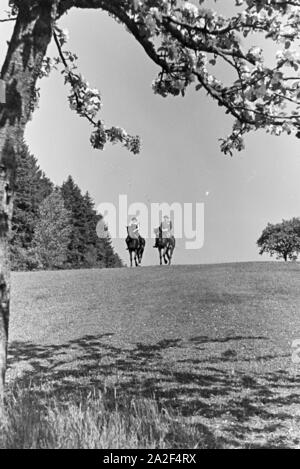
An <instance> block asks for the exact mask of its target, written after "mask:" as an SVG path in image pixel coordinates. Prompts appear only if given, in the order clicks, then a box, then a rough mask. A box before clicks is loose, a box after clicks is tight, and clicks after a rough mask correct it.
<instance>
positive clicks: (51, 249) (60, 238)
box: [32, 190, 72, 270]
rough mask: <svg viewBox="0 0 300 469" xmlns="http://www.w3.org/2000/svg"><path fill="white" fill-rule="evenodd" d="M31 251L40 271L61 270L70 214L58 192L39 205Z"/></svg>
mask: <svg viewBox="0 0 300 469" xmlns="http://www.w3.org/2000/svg"><path fill="white" fill-rule="evenodd" d="M39 215H40V216H39V219H38V221H37V224H36V226H35V231H34V237H33V242H32V250H33V253H34V256H35V259H36V264H37V267H38V268H40V269H45V270H46V269H57V268H61V267H62V266H63V264H64V262H65V261H66V258H67V248H68V243H69V237H70V233H71V230H72V227H71V224H70V216H71V214H70V212H68V210H66V208H65V206H64V201H63V198H62V196H61V194H60V191H59V190H55V191H53V192H52V194H50V195H49V196H48V197H47V198H46V199H45V200H44V201H43V202H42V203H41V205H40V209H39Z"/></svg>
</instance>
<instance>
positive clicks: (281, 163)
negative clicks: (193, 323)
mask: <svg viewBox="0 0 300 469" xmlns="http://www.w3.org/2000/svg"><path fill="white" fill-rule="evenodd" d="M226 1H227V0H226ZM228 4H229V2H228V3H227V4H226V5H228ZM224 5H225V4H224ZM6 7H7V1H6V0H0V13H2V12H3V10H4V9H5V8H6ZM2 16H3V13H2ZM0 17H1V16H0ZM60 26H61V27H63V28H67V29H68V31H69V34H70V41H69V46H68V47H69V49H70V50H72V51H73V52H75V53H76V54H77V55H78V56H79V65H80V71H81V73H82V74H83V75H84V77H85V78H87V80H88V81H89V83H90V85H91V86H92V87H97V88H98V89H99V90H100V92H101V95H102V99H103V109H102V111H101V115H100V118H101V119H103V120H104V121H105V123H106V124H107V125H120V126H121V127H124V128H125V129H126V130H127V131H128V132H129V133H131V134H134V135H135V134H138V135H140V137H141V139H142V151H141V153H140V155H139V156H133V155H132V154H130V153H129V152H128V151H127V150H126V149H124V148H122V147H120V146H116V145H114V146H111V145H108V146H107V147H106V148H105V151H104V152H101V151H99V150H94V149H92V147H91V145H90V143H89V137H90V133H91V131H92V129H91V127H90V126H89V125H88V123H87V122H85V120H84V119H82V118H80V117H78V116H77V115H76V114H75V113H74V112H72V111H71V110H70V108H69V105H68V101H67V94H68V89H67V88H66V87H65V86H64V84H63V80H62V77H61V75H60V74H59V73H58V72H55V71H53V72H52V74H51V76H50V77H49V78H46V79H44V80H43V81H41V83H39V87H40V89H41V99H40V103H39V108H38V109H37V110H36V111H35V113H34V115H33V119H32V121H31V122H30V123H29V125H28V127H27V131H26V141H27V143H28V145H29V148H30V151H31V152H32V153H33V154H34V155H35V157H36V158H37V159H38V162H39V165H40V167H41V168H42V169H43V170H44V171H45V173H46V175H47V176H48V177H49V178H50V179H51V180H52V181H53V182H54V183H55V184H59V185H60V184H62V182H63V181H64V180H65V179H66V178H67V177H68V175H69V174H71V175H72V177H73V178H74V180H75V182H76V183H77V184H78V185H79V187H80V188H81V190H82V191H83V192H85V191H89V193H90V194H91V196H92V198H93V199H94V201H95V205H96V207H97V206H98V205H99V204H100V203H103V202H110V203H113V204H114V205H115V206H116V207H118V200H119V195H126V196H127V198H128V204H131V203H134V202H140V203H143V204H145V205H146V206H147V207H149V209H150V204H151V203H155V202H156V203H161V202H167V203H169V204H171V203H173V202H177V203H179V204H181V205H182V206H183V204H184V203H191V204H193V206H194V207H195V204H196V203H202V204H204V243H203V247H201V248H199V249H187V248H186V240H184V239H179V240H177V246H176V250H175V253H174V263H176V264H190V263H191V264H199V263H219V262H237V261H257V260H267V259H268V257H267V256H266V257H265V256H264V257H263V258H262V257H261V256H259V254H258V248H257V246H256V240H257V239H258V237H259V236H260V234H261V231H262V230H263V228H264V227H265V226H266V224H267V223H268V222H271V223H275V222H280V221H281V220H282V219H283V218H284V219H288V218H291V217H294V216H300V208H299V200H300V184H299V176H300V141H299V140H298V139H295V138H293V137H286V136H284V137H274V136H270V135H267V134H265V133H264V132H263V131H259V132H256V133H252V134H250V135H249V136H247V137H246V140H245V143H246V149H245V150H244V151H243V152H242V153H236V154H234V156H233V157H230V156H225V155H223V154H222V153H221V152H220V147H219V144H220V142H219V141H218V139H219V138H221V137H224V136H226V135H227V134H228V133H229V131H230V128H231V125H232V119H231V118H230V117H228V116H225V115H224V112H223V111H222V109H221V108H219V107H218V106H217V105H216V104H215V103H214V102H212V101H211V100H210V99H209V98H208V97H206V96H205V94H204V93H203V92H201V91H200V92H199V91H198V92H196V91H195V90H194V88H192V87H191V88H190V89H189V90H188V93H187V95H186V96H185V97H184V98H183V97H177V98H174V97H168V98H162V97H160V96H157V95H154V93H153V91H152V88H151V84H152V81H153V80H154V78H155V77H156V75H157V73H158V67H157V66H156V65H155V64H153V63H152V62H151V61H150V59H149V58H148V57H147V56H146V55H145V52H144V51H143V50H142V48H141V46H139V44H138V43H137V42H136V40H135V39H134V38H133V37H132V36H131V35H130V34H129V33H128V32H127V31H126V30H125V28H124V27H123V26H122V25H120V24H117V23H116V22H115V21H114V20H113V19H112V18H111V17H109V16H108V15H107V14H106V13H103V12H101V11H79V10H74V11H71V12H70V13H69V14H68V15H66V16H65V17H63V18H62V19H61V20H60ZM10 31H11V25H10V24H6V23H1V24H0V60H1V63H2V62H3V59H4V56H5V52H6V49H7V44H6V41H7V40H9V36H10ZM255 45H256V44H255ZM48 55H49V56H53V55H55V49H54V46H53V45H51V46H50V48H49V54H48ZM146 241H147V247H146V251H145V255H144V260H143V264H144V265H151V264H156V263H157V262H158V253H157V251H156V250H154V249H153V248H152V245H153V240H152V239H148V240H146ZM113 244H114V246H115V248H116V251H117V252H118V253H119V255H120V256H121V257H122V259H124V260H125V262H127V261H128V259H127V258H128V254H127V251H126V250H125V247H126V246H125V243H124V239H114V240H113Z"/></svg>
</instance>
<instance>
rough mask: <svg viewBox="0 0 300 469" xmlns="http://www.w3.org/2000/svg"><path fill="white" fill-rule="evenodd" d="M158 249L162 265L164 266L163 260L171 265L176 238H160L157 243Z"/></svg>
mask: <svg viewBox="0 0 300 469" xmlns="http://www.w3.org/2000/svg"><path fill="white" fill-rule="evenodd" d="M157 248H158V252H159V262H160V265H162V259H164V262H165V264H168V265H171V259H172V255H173V251H174V249H175V238H174V236H170V237H169V238H162V237H159V238H158V241H157Z"/></svg>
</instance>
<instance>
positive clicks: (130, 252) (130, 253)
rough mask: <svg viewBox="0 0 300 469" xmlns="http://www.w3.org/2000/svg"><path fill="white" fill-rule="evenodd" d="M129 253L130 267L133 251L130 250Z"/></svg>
mask: <svg viewBox="0 0 300 469" xmlns="http://www.w3.org/2000/svg"><path fill="white" fill-rule="evenodd" d="M129 255H130V267H132V251H130V250H129Z"/></svg>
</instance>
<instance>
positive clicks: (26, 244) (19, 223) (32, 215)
mask: <svg viewBox="0 0 300 469" xmlns="http://www.w3.org/2000/svg"><path fill="white" fill-rule="evenodd" d="M100 219H101V215H99V214H97V212H96V210H95V207H94V202H93V200H92V198H91V196H90V195H89V193H88V192H87V193H86V194H82V192H81V190H80V188H79V187H78V185H77V184H76V183H75V182H74V180H73V178H72V177H71V176H69V177H68V178H67V180H66V181H65V182H64V183H63V184H62V186H61V187H58V186H55V185H54V184H53V183H52V182H51V181H50V179H49V178H48V177H47V176H46V175H45V174H44V172H43V171H42V170H41V169H40V167H39V165H38V163H37V160H36V158H35V157H34V156H33V155H32V154H31V153H30V151H29V149H28V147H27V145H26V144H25V143H24V144H23V146H22V150H21V151H20V153H19V155H18V161H17V183H16V188H15V200H14V211H13V219H12V230H11V239H10V245H11V262H12V269H13V270H36V269H78V268H93V267H96V268H97V267H98V268H105V267H121V266H122V261H121V259H120V257H119V256H118V254H117V253H116V252H115V251H114V248H113V246H112V242H111V239H110V237H109V236H108V237H107V238H99V237H98V236H97V233H96V226H97V223H98V221H99V220H100Z"/></svg>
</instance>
